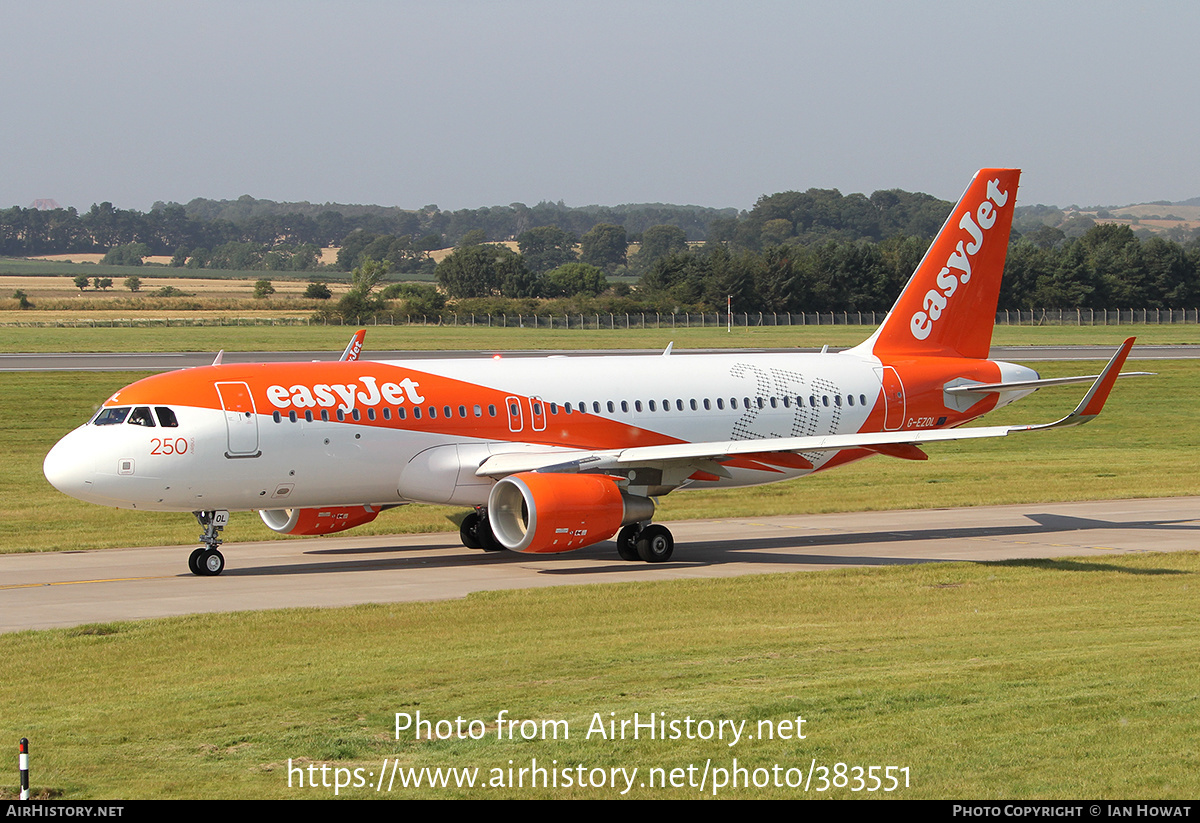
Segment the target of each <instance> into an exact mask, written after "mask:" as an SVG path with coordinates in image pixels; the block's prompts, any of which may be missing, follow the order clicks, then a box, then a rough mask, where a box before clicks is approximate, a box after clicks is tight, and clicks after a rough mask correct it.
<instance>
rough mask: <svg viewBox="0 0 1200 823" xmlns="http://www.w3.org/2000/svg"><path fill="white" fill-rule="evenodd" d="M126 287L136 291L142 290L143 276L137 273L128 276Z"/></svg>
mask: <svg viewBox="0 0 1200 823" xmlns="http://www.w3.org/2000/svg"><path fill="white" fill-rule="evenodd" d="M125 288H127V289H129V290H130V291H134V292H136V291H141V290H142V278H140V277H138V276H136V275H135V276H133V277H126V278H125Z"/></svg>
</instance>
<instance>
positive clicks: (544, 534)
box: [487, 472, 654, 554]
mask: <svg viewBox="0 0 1200 823" xmlns="http://www.w3.org/2000/svg"><path fill="white" fill-rule="evenodd" d="M487 516H488V523H489V525H490V526H491V529H492V532H493V533H494V534H495V536H496V540H498V541H499V542H500V545H502V546H504V548H506V549H511V550H512V551H517V552H532V553H537V554H552V553H557V552H569V551H573V550H575V549H581V548H583V547H584V546H590V545H592V544H593V543H599V542H600V541H601V540H607V539H608V538H610V537H612V536H613V535H614V534H616V532H617V529H619V528H621V526H624V525H627V524H629V523H638V522H641V521H644V520H649V519H650V518H651V517H653V516H654V503H652V502H651V501H650V500H649V498H646V497H636V496H634V495H630V494H626V493H625V492H623V491H621V488H620V486H619V485H618V484H617V481H616V479H614V478H612V477H608V476H607V475H602V474H555V473H552V472H546V473H541V472H521V473H520V474H513V475H509V476H508V477H505V478H504V479H502V480H500V481H499V482H497V483H496V485H495V486H493V487H492V491H491V494H489V495H488V515H487Z"/></svg>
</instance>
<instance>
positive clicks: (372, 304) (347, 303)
mask: <svg viewBox="0 0 1200 823" xmlns="http://www.w3.org/2000/svg"><path fill="white" fill-rule="evenodd" d="M387 273H388V264H387V261H386V260H384V261H379V260H372V259H370V258H367V259H365V260H363V261H362V263H361V264H360V265H359V266H358V268H356V269H355V270H354V271H352V272H350V291H348V292H346V294H344V295H342V299H341V300H339V301H338V305H337V310H338V314H340V315H341V316H342V317H344V318H345V319H346V320H357V319H358V318H360V317H364V316H366V315H370V314H373V313H375V312H377V311H380V310H382V309H383V300H382V299H380V297H379V296H378V295H374V294H372V292H373V291H374V290H375V287H376V286H378V285H379V283H380V282H382V280H383V278H384V277H385V276H386V275H387Z"/></svg>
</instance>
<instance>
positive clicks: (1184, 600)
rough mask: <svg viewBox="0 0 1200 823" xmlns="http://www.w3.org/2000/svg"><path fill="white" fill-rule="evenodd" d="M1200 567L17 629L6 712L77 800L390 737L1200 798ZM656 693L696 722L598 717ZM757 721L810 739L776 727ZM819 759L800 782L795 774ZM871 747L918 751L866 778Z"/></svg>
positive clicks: (751, 793) (1076, 569)
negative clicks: (666, 730)
mask: <svg viewBox="0 0 1200 823" xmlns="http://www.w3.org/2000/svg"><path fill="white" fill-rule="evenodd" d="M1198 574H1200V555H1197V554H1194V553H1183V554H1169V555H1160V554H1144V555H1136V556H1121V557H1111V558H1107V557H1105V558H1092V559H1087V560H1077V561H1072V560H1057V561H1017V562H1005V563H977V564H967V563H956V564H930V565H920V566H907V567H891V568H877V569H859V570H845V571H831V572H820V573H801V574H789V575H763V576H757V575H755V576H749V577H743V578H736V579H728V580H705V581H678V582H671V583H652V584H618V585H606V586H602V587H600V586H593V587H567V588H554V589H543V590H526V591H503V592H489V593H485V594H478V595H472V596H470V597H468V598H467V599H465V600H461V601H452V602H440V603H416V604H397V605H387V606H363V607H358V608H350V609H329V610H309V609H297V610H289V611H275V612H255V613H246V614H233V615H201V616H196V617H189V618H180V619H171V620H149V621H142V622H137V623H124V624H105V625H93V626H83V627H79V628H76V629H70V630H56V631H42V632H27V633H21V634H9V635H2V636H0V655H2V656H3V657H4V659H5V660H7V661H10V663H14V664H17V665H10V666H9V667H8V668H9V670H10V671H12V672H14V673H15V672H18V671H19V673H20V676H19V677H18V676H10V677H7V678H4V679H3V680H2V681H0V736H3V737H4V739H7V740H12V741H15V740H16V739H17V738H19V737H21V736H26V737H28V738H29V739H30V741H31V746H32V751H33V764H34V765H33V783H34V786H35V790H36V791H40V792H41V793H42V794H43V795H48V796H52V797H60V798H70V799H76V798H114V799H118V798H144V797H150V798H185V797H233V798H247V797H252V798H260V797H261V798H304V797H332V796H333V794H334V791H333V788H332V786H333V781H334V779H335V773H334V772H333V771H332V769H337V768H340V769H344V770H346V772H345V773H344V774H345V775H346V776H352V775H353V770H354V769H361V770H362V772H361V775H362V777H363V783H366V784H370V786H374V785H375V784H376V781H377V780H378V775H379V773H380V772H381V771H385V770H386V771H388V772H389V773H390V770H391V764H392V763H393V762H397V763H398V764H399V766H401V767H402V768H406V769H407V768H410V767H411V768H416V769H420V768H422V767H427V768H444V767H457V768H467V769H469V768H478V769H479V775H480V777H481V780H482V781H483V782H487V781H489V780H493V781H494V780H495V779H497V777H500V778H502V779H503V780H504V781H505V783H504V787H503V788H476V789H474V790H470V789H466V788H461V789H460V788H455V787H453V783H452V784H451V787H450V788H445V789H429V788H427V787H426V788H422V789H415V788H408V789H402V788H401V787H400V783H399V781H397V782H396V783H395V784H394V785H393V787H392V790H391V792H390V793H389V794H388V796H391V797H396V798H408V797H475V798H495V799H499V798H505V797H517V798H530V797H558V798H571V797H592V798H608V797H613V798H615V797H618V796H620V795H621V791H622V790H623V789H624V788H625V785H626V784H625V782H624V781H623V780H621V779H620V778H618V783H619V785H618V787H617V788H612V787H611V785H610V784H609V780H608V777H606V778H605V780H606V785H604V786H603V787H599V788H590V787H588V788H582V789H581V788H578V787H574V786H572V787H569V788H566V787H563V786H562V783H561V782H560V783H559V788H553V787H551V788H540V787H539V788H530V787H529V785H528V782H526V784H525V786H524V787H523V788H515V789H514V788H510V787H509V784H508V780H509V777H508V775H509V766H510V765H512V766H513V768H514V772H513V776H514V779H515V778H516V777H518V776H519V773H518V772H516V771H515V770H517V769H520V768H529V767H531V766H533V765H541V766H542V767H544V768H545V767H553V768H557V769H560V770H561V769H571V770H572V771H571V774H572V775H576V774H578V772H577V771H576V767H577V766H578V765H582V766H583V769H584V773H585V774H587V775H588V776H589V779H591V780H593V781H595V780H596V778H597V777H598V775H599V773H598V772H592V769H595V768H600V769H606V770H607V769H611V768H626V769H633V768H637V769H638V772H637V775H636V776H635V781H634V788H633V789H632V790H630V791H629V793H628V794H627V795H626V796H628V797H635V798H647V797H665V798H688V799H690V798H697V797H706V796H713V795H714V794H715V795H716V796H717V797H730V798H737V797H787V798H800V797H808V798H821V797H903V798H964V799H965V798H973V799H1001V798H1003V799H1009V800H1019V799H1026V798H1059V799H1068V798H1076V799H1078V798H1087V799H1099V798H1124V799H1133V798H1195V797H1196V796H1197V795H1198V794H1200V750H1198V748H1197V742H1196V741H1197V740H1198V739H1200V711H1198V709H1200V680H1198V679H1197V678H1196V671H1198V670H1200V645H1198V644H1197V641H1196V637H1197V635H1198V629H1200V621H1198V618H1197V616H1198V615H1200V584H1198V583H1197V580H1198V578H1197V575H1198ZM213 582H219V580H217V581H213ZM501 710H505V711H507V712H508V714H507V717H508V718H510V719H515V720H518V721H520V720H534V721H537V723H538V724H541V723H542V722H543V721H565V722H566V724H567V726H566V730H567V733H568V734H569V738H568V739H562V729H563V727H562V726H559V727H558V728H559V731H560V737H559V739H558V740H555V739H552V738H551V739H540V735H541V734H542V732H541V731H540V730H541V728H542V727H541V726H540V725H537V726H536V728H537V729H538V735H539V739H531V740H523V739H520V737H519V733H518V734H517V739H516V740H508V739H502V740H498V739H497V732H498V727H497V725H496V718H497V716H498V715H499V714H500V712H501ZM418 711H419V712H420V713H421V717H422V719H425V720H429V721H433V722H434V723H436V722H437V721H439V720H447V721H450V722H451V724H453V722H454V721H455V719H456V718H460V717H461V718H463V720H464V721H471V720H475V719H477V720H479V721H481V722H480V724H479V725H478V726H477V727H476V729H477V730H482V735H483V736H482V737H481V739H478V740H470V739H462V740H460V739H444V740H432V741H430V740H421V741H417V740H414V738H413V734H412V732H411V731H403V732H401V734H400V736H399V739H397V736H396V732H395V726H396V718H395V715H396V713H397V712H401V713H407V714H409V715H415V713H416V712H418ZM635 712H637V713H639V715H640V718H641V719H642V721H643V722H645V720H646V718H647V716H648V715H649V714H650V713H652V712H653V713H655V714H656V716H657V717H660V718H661V717H663V716H665V717H666V718H667V719H668V720H674V721H678V722H679V723H680V724H681V725H680V734H681V736H680V738H679V739H668V740H661V739H659V740H649V739H646V737H645V734H646V733H645V732H644V731H643V733H642V735H643V736H642V737H641V738H640V739H637V740H633V739H629V738H626V739H624V740H622V739H616V740H613V739H604V738H602V737H600V736H599V735H598V734H595V733H593V734H592V735H591V737H590V739H589V737H588V735H587V732H588V730H589V728H592V729H593V731H594V728H595V727H594V726H593V723H594V722H595V720H596V718H597V717H598V718H599V720H600V721H602V722H603V723H607V722H608V721H609V720H615V721H617V722H618V723H619V722H620V721H622V720H632V719H633V715H634V713H635ZM689 717H690V718H692V720H693V722H694V725H693V732H694V734H698V733H699V732H700V731H701V729H702V728H703V727H702V726H700V725H699V721H709V722H712V723H719V722H720V721H722V720H724V721H732V722H734V723H739V722H741V721H746V726H745V727H744V732H745V733H747V734H751V735H753V737H754V739H753V740H750V739H746V738H745V737H744V736H743V738H742V739H741V740H740V742H738V743H736V744H735V745H733V746H730V745H728V744H729V739H728V738H726V739H725V740H717V739H711V740H702V739H688V738H687V737H686V731H685V729H686V727H685V726H684V725H683V723H684V722H685V720H686V718H689ZM798 717H802V718H803V719H804V721H805V723H804V725H803V726H797V725H796V723H795V721H796V719H797V718H798ZM759 721H769V722H770V723H771V724H772V725H773V727H774V728H775V730H776V732H777V733H779V732H783V733H785V734H787V735H788V737H789V739H786V740H781V739H775V740H767V739H760V737H759V735H758V731H759V725H758V724H759ZM784 721H790V722H791V724H792V725H791V726H790V727H789V726H786V725H783V722H784ZM448 728H449V727H447V726H443V727H442V730H443V731H447V730H448ZM464 728H466V727H465V726H464ZM517 728H518V729H519V728H521V727H520V726H518V727H517ZM618 728H619V727H618ZM526 729H527V730H528V731H532V727H528V726H527V727H526ZM763 731H764V732H765V727H764V728H763ZM798 732H802V733H803V734H804V735H805V739H803V740H801V739H796V738H795V735H796V733H798ZM385 758H386V761H385ZM735 758H736V764H737V765H738V766H741V767H742V768H744V769H747V770H748V772H747V776H748V777H750V778H751V779H755V780H763V779H765V780H767V781H770V780H771V779H772V778H771V774H772V770H773V769H774V767H775V766H776V765H778V766H779V767H780V769H779V770H778V771H777V772H774V773H775V775H776V776H777V778H778V779H779V780H780V781H782V782H783V783H784V784H785V785H783V786H780V787H776V786H775V785H768V786H765V787H762V788H741V787H739V788H736V789H735V788H731V787H730V786H728V785H726V786H724V787H723V788H719V789H716V790H714V778H716V777H717V776H718V774H719V773H718V772H716V771H714V770H716V769H725V770H726V771H727V772H728V771H729V770H731V769H732V768H733V767H734V765H735ZM289 761H291V762H292V766H293V767H294V768H297V767H298V768H304V767H307V766H308V765H310V764H312V765H313V766H314V767H315V768H316V771H315V776H316V777H317V779H318V781H319V780H320V779H321V772H320V770H319V769H320V767H321V766H323V765H324V766H328V767H329V768H330V769H331V771H329V772H328V773H327V779H328V781H329V788H309V787H307V785H306V786H305V787H304V788H301V787H300V786H298V785H297V783H298V781H299V777H298V776H297V773H296V772H294V771H293V772H292V773H291V777H292V787H291V788H289V786H288V780H289V768H288V764H289ZM535 761H536V762H535ZM814 763H815V764H816V765H817V767H818V770H817V773H816V774H814V775H813V779H812V782H811V783H810V784H809V785H810V788H809V790H808V791H807V792H805V791H803V790H802V789H801V788H800V787H798V786H797V787H793V788H789V787H787V786H786V782H787V781H789V780H791V781H792V782H793V784H795V783H800V784H801V785H802V784H803V782H804V778H807V777H808V775H809V771H810V768H811V766H812V764H814ZM839 763H842V764H846V766H845V767H841V768H842V772H841V773H842V774H846V775H847V776H848V777H854V774H855V773H854V772H850V771H849V769H850V768H852V767H862V769H863V772H862V776H863V781H864V783H863V786H862V789H861V790H860V791H858V792H854V791H851V788H852V787H853V786H855V785H858V784H856V783H850V784H849V785H847V781H846V780H842V787H841V788H835V787H834V786H833V785H828V784H826V785H828V788H827V790H826V791H818V789H819V788H820V787H821V786H822V785H823V784H822V783H821V779H822V775H821V772H820V769H819V767H821V766H824V767H825V768H826V769H828V770H829V771H828V773H827V774H826V775H825V778H826V779H827V781H828V782H829V783H830V784H832V783H833V781H834V780H835V779H836V778H837V776H838V774H839V772H838V769H839V767H838V766H837V764H839ZM555 764H556V765H555ZM706 766H707V768H708V777H707V783H706V788H705V789H703V790H702V789H700V788H699V782H700V778H701V775H702V773H703V772H704V770H705V769H706ZM871 766H878V767H888V766H892V767H905V768H907V769H908V773H907V775H905V774H904V773H903V772H895V771H894V772H893V775H894V776H896V777H897V781H898V782H899V783H900V787H899V788H897V789H896V790H895V791H893V792H890V793H888V792H884V791H883V787H882V786H881V785H879V784H876V791H873V792H871V791H867V790H866V787H867V785H869V784H867V783H866V780H867V779H868V776H869V775H870V772H869V771H868V770H869V767H871ZM689 767H692V768H693V771H692V772H691V780H690V782H689V780H688V776H687V775H688V772H687V769H688V768H689ZM653 768H660V769H662V770H663V772H661V773H660V782H661V778H664V777H666V776H668V775H669V774H670V772H671V770H673V769H679V770H683V771H680V772H678V773H677V774H678V775H679V776H680V779H681V780H682V781H683V783H682V785H678V786H676V787H666V788H661V787H656V788H651V787H650V785H649V781H650V780H651V779H653V777H652V775H651V773H650V770H651V769H653ZM494 769H495V770H498V771H493V770H494ZM756 769H761V770H763V771H757V772H756V771H754V770H756ZM789 770H790V771H789ZM796 770H799V773H797V771H796ZM307 774H308V773H307V772H304V778H305V781H306V783H307ZM368 774H370V777H369V778H368V777H367V775H368ZM609 774H611V773H609ZM876 774H877V775H878V776H879V777H880V778H881V781H880V782H881V783H882V778H883V776H884V775H885V774H886V772H885V771H884V769H883V768H880V769H879V770H878V771H877V772H876ZM905 777H907V781H908V785H907V787H904V783H903V782H902V781H903V780H904V779H905ZM13 778H14V779H15V772H14V773H13ZM525 779H526V781H528V779H529V778H528V776H526V778H525ZM643 783H645V784H646V785H645V786H643V785H642V784H643ZM384 785H385V787H386V786H387V783H385V784H384ZM884 785H886V784H884ZM340 795H341V796H350V797H371V796H383V793H378V794H377V793H376V791H375V790H374V789H373V788H370V787H368V786H362V785H360V787H359V788H350V789H349V790H347V789H342V790H341V793H340ZM10 796H11V795H10Z"/></svg>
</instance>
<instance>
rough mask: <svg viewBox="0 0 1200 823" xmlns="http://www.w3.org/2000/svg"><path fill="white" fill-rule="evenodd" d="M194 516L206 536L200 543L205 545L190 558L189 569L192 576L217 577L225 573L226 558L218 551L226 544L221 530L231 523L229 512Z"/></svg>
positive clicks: (202, 513) (213, 512)
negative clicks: (222, 544)
mask: <svg viewBox="0 0 1200 823" xmlns="http://www.w3.org/2000/svg"><path fill="white" fill-rule="evenodd" d="M192 514H194V515H195V516H196V520H197V521H199V523H200V525H201V526H202V527H203V528H204V534H202V535H200V541H201V542H202V543H204V545H203V546H201V547H200V548H198V549H196V550H195V551H194V552H192V554H191V556H190V557H188V569H189V570H191V572H192V574H195V575H199V576H201V577H215V576H217V575H218V574H220V573H221V572H223V571H225V556H224V555H223V554H221V552H219V551H218V550H217V547H218V546H220V545H221V543H223V542H224V541H223V540H222V539H221V530H222V529H224V528H225V525H226V524H227V523H228V522H229V512H227V511H223V510H222V511H207V512H192Z"/></svg>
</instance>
